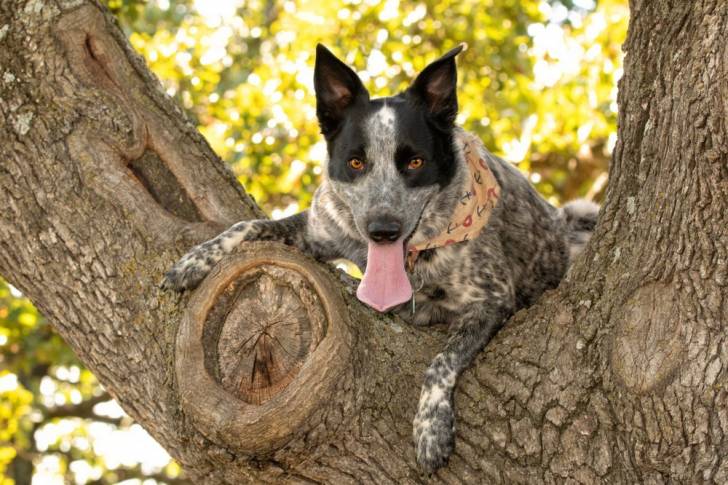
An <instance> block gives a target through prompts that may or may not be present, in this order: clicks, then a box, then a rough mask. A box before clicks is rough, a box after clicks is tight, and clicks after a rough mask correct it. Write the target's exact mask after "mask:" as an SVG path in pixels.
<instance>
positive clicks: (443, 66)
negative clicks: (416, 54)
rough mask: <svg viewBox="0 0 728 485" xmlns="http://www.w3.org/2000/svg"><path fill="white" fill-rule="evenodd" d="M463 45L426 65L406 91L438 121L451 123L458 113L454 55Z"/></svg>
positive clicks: (456, 74) (458, 52)
mask: <svg viewBox="0 0 728 485" xmlns="http://www.w3.org/2000/svg"><path fill="white" fill-rule="evenodd" d="M464 47H465V44H460V45H459V46H457V47H456V48H454V49H452V50H451V51H450V52H448V53H447V54H445V55H444V56H442V57H440V58H439V59H437V60H436V61H434V62H432V63H430V64H428V66H427V67H425V69H424V70H423V71H422V72H421V73H420V74H419V75H418V76H417V79H415V82H414V83H412V86H410V88H409V89H408V92H409V93H410V94H411V95H412V96H414V97H415V99H416V100H417V101H419V102H421V103H423V104H424V105H425V106H426V107H427V109H428V110H429V111H430V113H432V114H433V115H435V117H436V118H437V119H439V120H440V121H442V122H444V123H447V124H452V123H454V122H455V117H456V116H457V114H458V97H457V81H458V73H457V68H456V66H455V56H457V55H458V54H460V52H461V51H462V50H463V48H464Z"/></svg>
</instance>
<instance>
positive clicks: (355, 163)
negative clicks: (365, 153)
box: [349, 158, 364, 170]
mask: <svg viewBox="0 0 728 485" xmlns="http://www.w3.org/2000/svg"><path fill="white" fill-rule="evenodd" d="M349 166H350V167H351V168H353V169H354V170H363V169H364V162H362V161H361V160H359V159H358V158H352V159H351V160H349Z"/></svg>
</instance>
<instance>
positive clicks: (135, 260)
mask: <svg viewBox="0 0 728 485" xmlns="http://www.w3.org/2000/svg"><path fill="white" fill-rule="evenodd" d="M669 3H674V6H669V5H668V4H669ZM631 9H632V18H631V23H630V29H629V37H628V40H627V43H626V47H625V48H626V51H627V58H626V66H625V75H624V78H623V80H622V81H621V86H620V115H619V142H618V143H617V148H616V151H615V157H614V162H613V164H612V166H611V170H610V185H609V189H608V192H607V196H606V202H605V205H604V207H603V209H602V213H601V218H600V222H599V225H598V227H597V231H596V234H595V236H594V238H593V240H592V243H591V244H590V245H589V246H588V248H587V249H586V251H585V254H584V255H583V257H581V258H580V259H579V260H578V261H577V262H576V264H575V265H574V266H573V267H572V269H571V270H570V272H569V274H568V276H567V278H566V280H565V281H564V282H563V283H562V284H561V286H560V287H559V288H558V289H557V290H555V291H552V292H549V293H547V294H546V295H544V296H543V297H542V298H541V299H540V300H539V302H538V303H537V304H536V305H535V306H534V307H532V308H530V309H528V310H526V311H522V312H519V313H518V314H517V315H516V316H514V318H512V319H511V321H510V322H509V323H508V325H507V326H506V328H505V329H504V330H502V331H501V332H500V333H499V334H498V335H497V336H496V338H495V339H494V340H493V341H492V342H491V343H490V344H489V345H488V347H487V349H486V351H485V352H483V354H482V355H481V356H480V358H479V359H478V360H477V362H476V364H475V365H474V366H473V368H472V369H470V370H469V371H468V372H466V373H465V374H464V376H463V378H462V379H461V382H460V383H459V385H458V391H457V394H456V412H457V416H458V417H457V419H458V436H457V443H456V449H455V453H454V455H453V457H452V458H451V460H450V464H449V465H448V467H446V468H444V469H442V470H440V471H438V472H437V473H436V474H434V475H432V476H430V477H426V476H423V475H421V474H420V472H419V471H418V469H417V467H416V465H415V461H414V452H413V446H412V443H411V421H412V418H413V416H414V413H415V406H416V403H417V398H418V395H419V386H420V384H421V382H422V378H423V371H424V370H425V368H426V366H427V364H428V363H429V359H430V358H432V357H433V356H434V355H435V354H436V353H437V351H438V349H439V348H440V347H441V346H442V344H443V341H444V336H443V334H442V332H438V331H433V330H427V331H420V330H417V329H413V328H410V327H408V326H406V325H404V324H402V323H401V322H399V321H397V320H396V319H394V318H392V317H389V316H381V315H376V314H374V313H373V312H371V311H369V310H367V309H366V308H364V307H363V306H362V305H361V304H359V303H358V302H357V301H356V300H355V299H354V298H352V295H351V289H350V288H351V287H350V285H347V284H346V282H345V281H344V284H342V281H341V280H342V278H341V277H339V276H337V275H336V273H334V272H333V271H332V270H331V269H329V268H328V267H326V266H324V265H321V264H318V263H316V262H313V261H311V260H309V259H308V258H306V257H304V256H302V255H300V254H297V253H296V252H295V251H293V250H292V249H289V248H284V247H277V246H275V247H273V246H271V245H261V244H252V245H250V246H249V247H248V248H247V249H245V250H243V251H242V252H241V254H238V255H233V256H231V257H230V258H228V259H226V260H225V261H224V262H223V264H221V265H220V267H219V268H218V269H216V270H215V271H214V272H213V274H212V275H211V276H210V277H209V278H208V279H207V280H206V281H205V282H204V283H203V286H202V287H201V288H200V289H198V290H197V291H195V292H194V293H192V295H191V296H190V295H183V296H181V297H178V296H177V295H174V294H170V293H165V292H162V291H160V290H158V289H157V284H158V283H159V282H160V280H161V276H162V274H163V272H164V271H165V270H166V269H167V268H168V267H169V266H170V265H171V264H172V263H173V262H174V261H175V260H176V259H177V258H178V257H179V256H180V255H181V254H182V252H183V251H184V250H186V249H187V248H188V247H189V246H190V245H191V244H193V243H197V242H199V241H201V240H204V239H205V238H207V237H209V236H210V235H212V234H213V233H215V232H216V231H217V230H218V229H219V228H221V227H222V226H225V225H227V224H230V223H232V222H233V221H236V220H239V219H245V218H251V217H260V211H259V209H258V208H257V207H256V206H255V204H254V203H253V202H252V201H251V200H250V199H249V198H248V197H247V196H246V195H245V193H244V192H243V191H242V190H241V188H240V187H239V185H238V184H237V182H236V181H235V180H234V178H233V177H232V176H231V175H230V174H229V172H228V171H227V170H226V169H225V167H224V165H223V163H222V162H221V161H220V160H219V159H218V158H217V157H216V156H215V155H214V153H212V151H211V150H210V148H209V147H208V145H207V144H206V143H205V142H204V140H203V139H202V138H201V136H200V135H199V134H198V133H197V132H196V131H195V129H194V127H193V126H192V125H191V124H190V123H189V121H187V120H186V118H185V117H184V115H183V114H182V113H181V111H180V110H179V108H177V107H176V106H174V104H173V103H172V102H171V101H170V100H169V99H168V98H167V97H166V96H165V95H164V93H163V90H162V89H161V88H160V85H159V83H158V81H157V80H156V79H155V78H154V77H153V76H152V75H151V74H150V73H149V71H148V70H147V68H146V67H145V66H144V63H143V61H142V60H141V59H140V58H139V56H138V55H136V54H134V53H133V52H132V50H131V48H130V47H129V44H128V43H127V41H126V40H125V38H124V36H123V35H122V33H121V31H120V30H119V28H118V27H117V26H116V24H115V22H114V20H113V18H112V16H111V15H110V14H109V13H108V12H105V11H104V9H103V8H102V7H100V6H99V5H97V4H96V3H94V2H92V1H91V0H56V1H55V2H48V1H43V0H5V1H3V2H2V4H0V66H1V69H0V71H1V73H0V74H1V75H2V79H1V80H0V153H1V155H2V158H1V160H2V162H1V164H0V205H1V206H2V207H3V210H2V212H0V273H2V274H3V276H5V277H6V278H7V279H8V280H9V281H10V282H12V284H13V285H15V286H17V287H18V288H20V289H21V290H22V291H23V292H24V293H26V294H27V295H28V296H29V297H30V298H31V299H32V300H33V302H34V303H35V304H36V305H37V306H38V308H39V309H40V310H41V311H42V312H43V313H44V314H45V315H46V316H47V317H48V318H49V319H50V321H51V322H52V324H53V325H54V326H55V328H56V329H57V330H58V332H59V333H60V334H61V335H62V336H63V338H65V339H66V341H67V342H68V343H69V344H70V345H71V346H72V347H73V348H74V350H75V351H76V352H77V353H78V355H79V357H80V358H81V360H83V361H84V362H85V363H86V364H87V365H88V366H89V368H90V369H91V370H92V371H93V372H94V373H95V374H96V375H97V376H98V378H99V380H100V381H101V382H102V383H103V384H104V386H105V387H106V389H108V391H109V392H110V393H111V394H112V395H113V396H114V397H115V398H116V399H118V400H119V402H120V404H121V405H122V407H123V408H124V409H125V410H126V411H127V412H128V413H129V414H130V415H131V416H132V417H133V418H134V419H136V420H137V421H138V422H139V423H141V424H142V425H143V426H144V427H145V428H146V429H147V430H148V431H149V432H150V433H151V434H152V435H153V436H154V437H155V438H156V439H157V440H159V441H160V443H162V444H163V445H164V446H165V447H166V448H167V450H169V452H170V454H171V455H172V456H174V457H175V458H176V459H177V460H179V461H180V462H181V463H182V465H183V466H184V467H185V469H186V470H187V472H188V473H189V474H190V475H191V476H192V477H196V478H198V479H199V480H207V481H209V482H212V483H244V482H278V483H280V482H327V483H358V482H362V481H371V482H376V483H419V482H431V483H441V482H444V483H461V482H471V483H472V482H486V483H502V482H508V483H513V482H528V483H539V482H547V483H563V482H572V483H576V482H584V483H594V482H599V481H604V482H608V483H618V482H621V483H629V482H638V481H641V482H647V483H664V482H668V481H670V482H671V481H685V482H699V481H708V482H710V481H713V482H717V483H726V482H728V409H727V406H726V398H727V397H728V388H727V387H726V384H727V383H728V378H727V377H728V346H726V337H725V335H726V330H727V328H726V327H727V326H728V297H726V291H725V289H726V285H728V252H727V246H728V229H727V227H728V139H727V138H726V137H727V136H728V131H727V130H726V119H728V49H727V48H726V45H727V44H728V43H727V42H726V39H728V4H726V3H725V2H724V1H723V0H704V1H702V2H663V1H659V2H658V1H648V0H642V1H638V0H634V1H632V2H631ZM344 280H345V279H344Z"/></svg>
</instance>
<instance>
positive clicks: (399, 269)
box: [356, 200, 429, 312]
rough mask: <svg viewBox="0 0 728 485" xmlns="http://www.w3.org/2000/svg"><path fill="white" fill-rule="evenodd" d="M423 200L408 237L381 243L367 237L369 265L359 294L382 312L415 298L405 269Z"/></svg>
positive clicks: (420, 218)
mask: <svg viewBox="0 0 728 485" xmlns="http://www.w3.org/2000/svg"><path fill="white" fill-rule="evenodd" d="M428 204H429V200H428V201H427V203H425V204H424V206H423V208H422V211H421V212H420V216H419V218H418V219H417V223H416V224H415V227H414V229H412V231H411V232H410V233H409V234H408V235H407V236H405V237H402V238H400V239H397V240H396V241H394V242H391V243H387V244H382V243H377V242H374V241H368V248H367V267H366V271H365V272H364V276H363V277H362V279H361V283H359V288H358V289H357V291H356V296H357V298H359V300H361V301H362V302H364V303H366V304H367V305H369V306H370V307H372V308H374V309H375V310H377V311H380V312H386V311H387V310H390V309H392V308H394V307H396V306H398V305H401V304H402V303H405V302H406V301H408V300H409V299H410V298H412V285H411V284H410V281H409V278H408V276H407V272H406V269H405V256H406V254H407V244H408V242H409V240H410V239H412V236H414V234H415V232H417V229H418V228H419V226H420V222H421V221H422V215H423V214H424V213H425V209H426V208H427V205H428Z"/></svg>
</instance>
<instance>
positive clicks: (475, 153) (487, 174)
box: [407, 131, 500, 270]
mask: <svg viewBox="0 0 728 485" xmlns="http://www.w3.org/2000/svg"><path fill="white" fill-rule="evenodd" d="M457 141H458V143H460V144H461V145H462V151H463V156H464V157H465V161H466V162H467V167H468V177H467V180H466V181H465V182H464V183H463V192H462V193H461V195H460V199H459V200H458V203H457V205H456V207H455V210H454V212H453V214H452V217H451V218H450V222H449V223H448V225H447V228H446V229H445V230H444V231H442V232H441V233H440V234H438V235H437V236H435V237H433V238H432V239H429V240H427V241H424V242H422V243H419V244H415V245H410V246H409V247H408V248H407V252H408V254H407V266H408V268H409V269H410V270H411V269H412V267H413V266H414V263H415V261H416V260H417V256H418V255H419V253H420V251H424V250H427V249H434V248H441V247H444V246H449V245H450V244H455V243H459V242H463V241H469V240H471V239H475V238H476V237H478V234H480V231H482V230H483V228H484V227H485V226H486V224H488V219H490V214H491V212H493V209H494V208H495V206H496V204H497V203H498V198H499V197H500V186H499V185H498V182H497V181H496V179H495V177H494V176H493V172H491V171H490V168H489V167H488V164H487V162H486V161H485V159H484V158H483V153H484V152H485V148H484V147H483V143H482V142H481V141H480V139H479V138H478V137H477V136H476V135H474V134H472V133H468V132H465V131H461V132H460V133H458V135H457Z"/></svg>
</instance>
